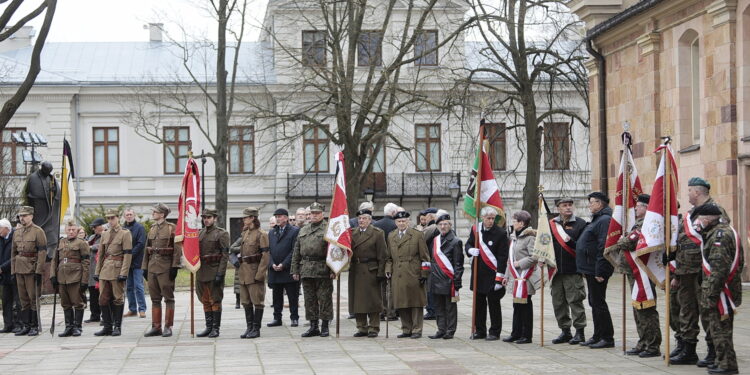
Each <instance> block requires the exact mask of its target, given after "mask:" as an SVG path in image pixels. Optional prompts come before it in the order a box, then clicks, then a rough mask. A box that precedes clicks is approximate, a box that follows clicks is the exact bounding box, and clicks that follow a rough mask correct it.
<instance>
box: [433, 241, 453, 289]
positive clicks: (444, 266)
mask: <svg viewBox="0 0 750 375" xmlns="http://www.w3.org/2000/svg"><path fill="white" fill-rule="evenodd" d="M440 237H442V236H440V235H438V236H436V237H435V239H434V240H433V241H432V257H433V258H434V259H435V262H436V263H437V265H438V268H440V271H442V272H443V273H444V274H445V276H448V277H449V278H450V279H451V297H457V296H458V292H456V285H455V283H454V282H453V264H451V262H450V260H449V259H448V257H447V256H445V254H444V253H443V251H442V250H440Z"/></svg>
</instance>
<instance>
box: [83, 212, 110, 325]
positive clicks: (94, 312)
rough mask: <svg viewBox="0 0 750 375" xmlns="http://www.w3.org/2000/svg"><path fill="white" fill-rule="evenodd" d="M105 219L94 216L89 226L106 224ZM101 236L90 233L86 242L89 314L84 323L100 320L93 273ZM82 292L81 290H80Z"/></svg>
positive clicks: (100, 313) (100, 314)
mask: <svg viewBox="0 0 750 375" xmlns="http://www.w3.org/2000/svg"><path fill="white" fill-rule="evenodd" d="M106 223H107V221H106V220H104V219H103V218H96V219H94V221H92V222H91V224H90V226H91V227H92V228H95V227H97V226H101V225H104V224H106ZM101 240H102V236H101V234H96V233H94V234H92V235H90V236H89V237H88V239H87V243H88V245H89V254H90V256H89V271H88V272H89V279H88V290H89V298H88V305H89V310H90V311H89V312H90V316H89V318H88V319H87V320H85V321H84V323H91V322H99V321H100V320H101V316H102V312H101V309H100V308H99V285H97V282H96V280H94V274H96V265H97V264H98V261H99V247H100V246H101ZM81 292H82V294H83V291H81ZM83 302H84V303H87V301H86V297H85V295H84V296H83Z"/></svg>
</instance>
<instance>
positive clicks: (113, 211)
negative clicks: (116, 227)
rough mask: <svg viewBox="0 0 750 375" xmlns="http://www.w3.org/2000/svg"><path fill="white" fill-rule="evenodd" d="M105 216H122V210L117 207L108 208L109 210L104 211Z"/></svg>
mask: <svg viewBox="0 0 750 375" xmlns="http://www.w3.org/2000/svg"><path fill="white" fill-rule="evenodd" d="M104 216H105V217H112V216H117V217H119V216H120V211H119V210H117V209H116V208H110V209H108V210H107V212H105V213H104Z"/></svg>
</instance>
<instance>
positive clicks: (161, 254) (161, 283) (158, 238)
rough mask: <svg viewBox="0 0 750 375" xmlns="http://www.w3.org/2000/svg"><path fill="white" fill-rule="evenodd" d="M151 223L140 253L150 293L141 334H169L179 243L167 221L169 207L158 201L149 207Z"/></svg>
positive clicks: (172, 226)
mask: <svg viewBox="0 0 750 375" xmlns="http://www.w3.org/2000/svg"><path fill="white" fill-rule="evenodd" d="M151 210H152V213H151V218H152V219H153V220H154V223H153V224H152V225H151V229H150V230H149V232H148V239H147V240H146V252H145V253H144V255H143V277H144V278H146V280H147V281H148V294H149V295H150V296H151V329H150V330H149V331H148V332H146V333H145V334H144V336H145V337H152V336H162V337H170V336H172V325H174V280H175V279H176V278H177V271H178V270H179V269H180V260H181V258H182V243H175V242H174V231H175V225H174V224H172V223H170V222H168V221H167V215H169V212H170V210H169V207H167V205H165V204H164V203H159V204H157V205H156V206H154V208H152V209H151ZM162 299H164V305H165V308H166V310H165V313H164V330H163V331H162V328H161V322H162V320H161V300H162Z"/></svg>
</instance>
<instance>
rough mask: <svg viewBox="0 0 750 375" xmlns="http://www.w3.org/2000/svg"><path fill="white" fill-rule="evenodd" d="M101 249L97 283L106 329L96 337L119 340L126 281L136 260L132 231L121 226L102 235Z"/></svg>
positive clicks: (96, 273) (111, 214)
mask: <svg viewBox="0 0 750 375" xmlns="http://www.w3.org/2000/svg"><path fill="white" fill-rule="evenodd" d="M107 216H108V217H109V216H119V212H116V211H114V210H111V211H108V212H107ZM100 246H101V248H100V250H99V262H98V263H97V264H96V271H95V272H94V280H98V281H99V307H100V308H101V311H102V322H103V324H102V325H103V326H104V329H102V330H101V331H99V332H97V333H95V334H98V336H106V335H110V334H111V335H112V336H119V333H120V328H121V324H122V310H123V306H124V303H125V299H124V295H125V281H126V280H127V278H128V270H129V269H130V261H131V258H132V257H133V254H132V253H131V252H132V249H133V239H132V238H131V236H130V231H129V230H127V229H125V228H123V227H121V226H120V224H119V223H118V224H117V225H115V226H113V227H110V228H109V229H107V230H106V231H104V233H102V239H101V243H100Z"/></svg>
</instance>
